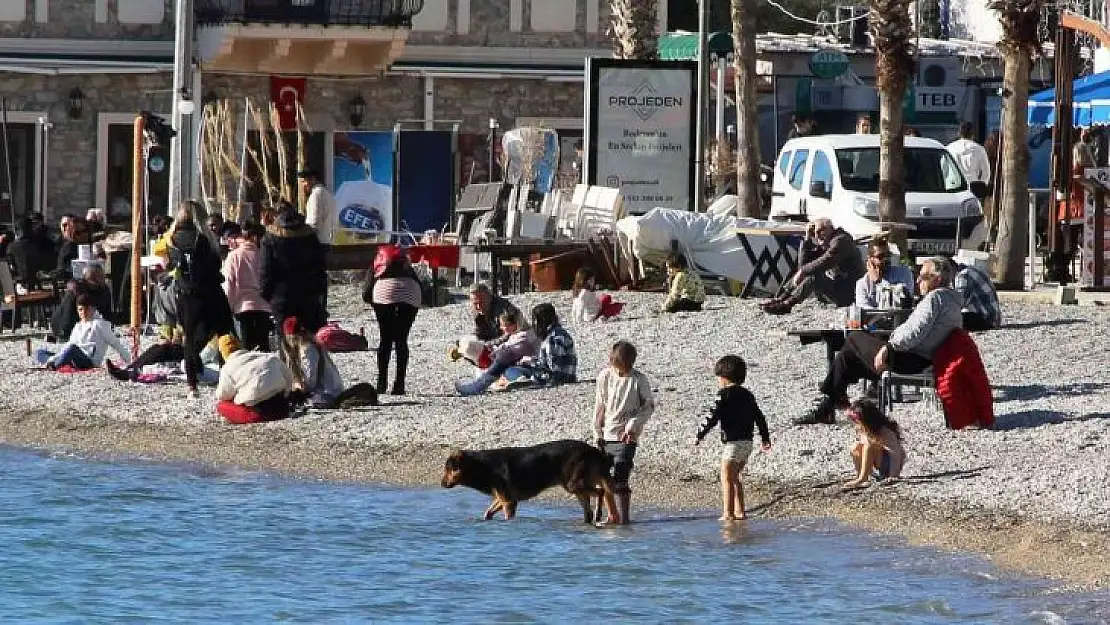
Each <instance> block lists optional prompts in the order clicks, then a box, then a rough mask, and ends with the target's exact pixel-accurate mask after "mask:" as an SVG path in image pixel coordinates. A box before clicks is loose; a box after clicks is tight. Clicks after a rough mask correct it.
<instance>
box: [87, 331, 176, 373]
mask: <svg viewBox="0 0 1110 625" xmlns="http://www.w3.org/2000/svg"><path fill="white" fill-rule="evenodd" d="M183 338H184V334H182V331H181V326H171V325H163V326H159V327H158V342H157V343H155V344H154V345H151V346H150V347H148V348H146V349H145V350H143V353H141V354H139V357H138V358H136V359H135V360H133V361H132V362H131V364H130V365H126V366H122V367H121V366H118V365H116V364H115V363H113V362H112V361H110V360H109V361H106V362H105V363H104V367H105V368H106V369H107V370H108V375H110V376H112V377H113V378H115V379H117V380H119V381H121V382H137V381H139V377H140V376H141V375H142V374H143V367H146V366H149V365H162V364H167V363H171V364H177V363H179V362H181V361H182V360H184V359H185V348H184V347H183V346H182V341H183Z"/></svg>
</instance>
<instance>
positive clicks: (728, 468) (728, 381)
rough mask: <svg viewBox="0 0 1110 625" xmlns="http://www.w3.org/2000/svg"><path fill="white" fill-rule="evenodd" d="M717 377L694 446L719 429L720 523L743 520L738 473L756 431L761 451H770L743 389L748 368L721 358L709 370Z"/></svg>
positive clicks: (759, 414) (759, 416) (736, 359)
mask: <svg viewBox="0 0 1110 625" xmlns="http://www.w3.org/2000/svg"><path fill="white" fill-rule="evenodd" d="M713 375H715V376H717V385H718V387H720V390H719V391H718V392H717V403H716V404H715V405H714V406H713V412H711V413H709V416H708V417H706V419H705V421H704V422H703V423H702V424H701V427H699V428H698V432H697V435H696V436H695V440H694V444H695V445H698V444H700V443H701V441H702V439H703V438H705V437H706V435H708V434H709V432H710V431H712V430H713V428H714V427H716V426H717V425H718V424H720V426H721V442H722V443H724V453H723V454H722V455H721V519H720V520H722V521H735V520H738V519H739V520H744V519H746V518H748V515H747V513H746V512H745V511H744V484H743V483H742V482H741V480H740V473H741V472H742V471H743V470H744V466H745V465H746V464H747V463H748V457H749V456H751V453H752V438H753V434H754V431H755V429H756V428H757V427H758V428H759V439H760V441H761V442H762V443H763V445H762V449H763V451H769V450H770V449H771V434H770V432H769V431H768V430H767V419H766V417H764V416H763V411H761V410H760V409H759V404H758V403H756V401H755V396H754V395H752V393H751V391H749V390H748V389H746V388H744V386H743V384H744V380H745V379H746V378H747V375H748V365H747V363H745V362H744V359H743V358H741V357H740V356H733V355H728V356H722V357H721V359H720V360H718V361H717V364H716V365H714V366H713Z"/></svg>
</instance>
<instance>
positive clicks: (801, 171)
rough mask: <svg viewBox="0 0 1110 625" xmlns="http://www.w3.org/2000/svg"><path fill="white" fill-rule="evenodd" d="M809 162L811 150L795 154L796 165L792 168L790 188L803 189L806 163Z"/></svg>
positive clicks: (799, 151)
mask: <svg viewBox="0 0 1110 625" xmlns="http://www.w3.org/2000/svg"><path fill="white" fill-rule="evenodd" d="M808 162H809V150H798V151H797V152H795V153H794V163H793V164H792V165H791V166H790V186H792V187H794V188H795V189H801V188H802V183H803V182H805V177H806V163H808Z"/></svg>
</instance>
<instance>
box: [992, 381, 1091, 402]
mask: <svg viewBox="0 0 1110 625" xmlns="http://www.w3.org/2000/svg"><path fill="white" fill-rule="evenodd" d="M1107 388H1110V383H1107V382H1079V383H1075V384H1061V385H1058V386H1046V385H1044V384H1012V385H1006V384H1002V385H998V386H995V387H994V390H995V392H996V393H997V395H996V397H995V400H994V402H995V403H996V404H997V403H1002V402H1007V401H1022V400H1029V399H1040V398H1042V397H1056V396H1065V397H1078V396H1080V395H1090V394H1092V393H1095V392H1097V391H1101V390H1103V389H1107Z"/></svg>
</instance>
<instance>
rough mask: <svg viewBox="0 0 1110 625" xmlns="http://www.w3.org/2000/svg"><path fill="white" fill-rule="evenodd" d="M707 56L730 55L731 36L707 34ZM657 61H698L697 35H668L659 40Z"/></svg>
mask: <svg viewBox="0 0 1110 625" xmlns="http://www.w3.org/2000/svg"><path fill="white" fill-rule="evenodd" d="M709 54H711V55H712V54H716V55H717V56H725V55H728V54H732V35H731V34H729V33H725V32H716V33H709ZM659 60H661V61H696V60H698V34H697V33H669V34H666V35H663V36H662V37H660V38H659Z"/></svg>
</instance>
